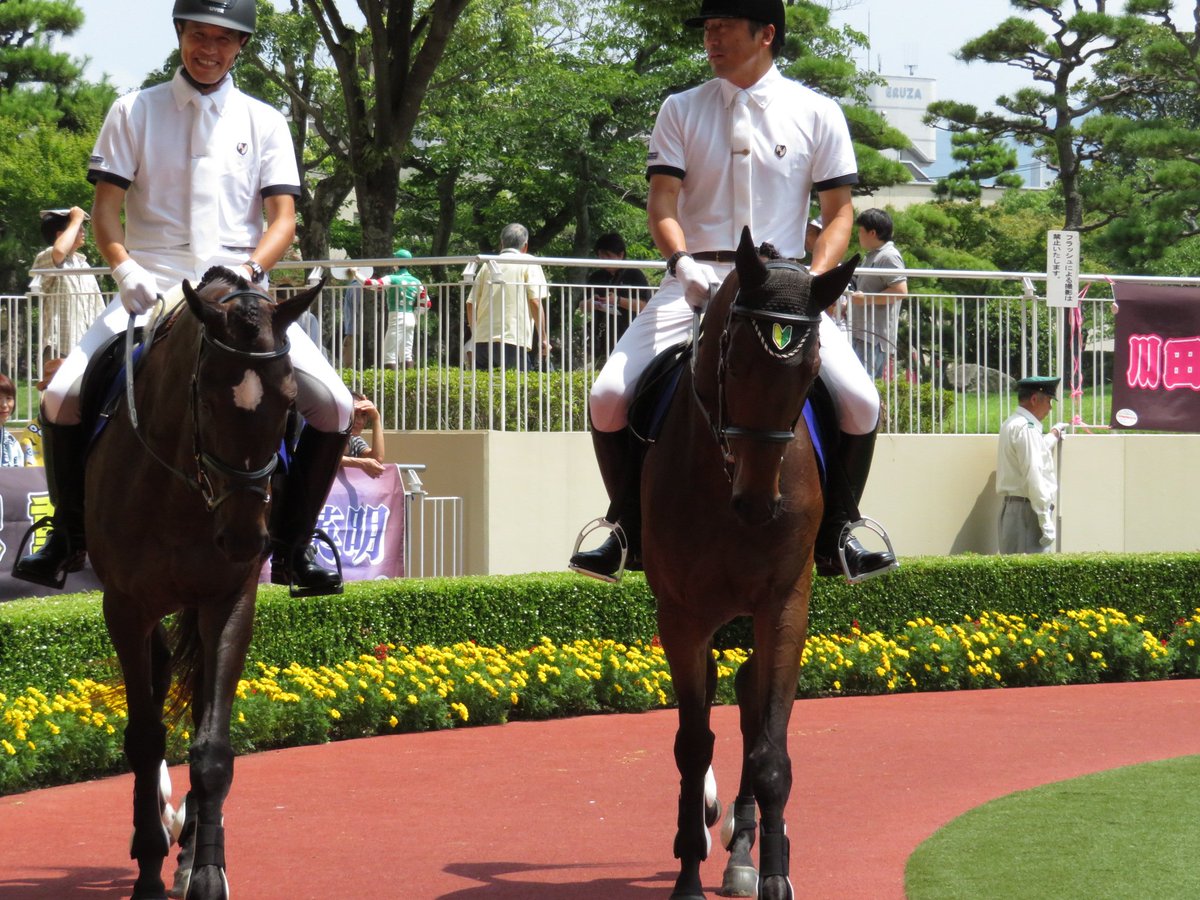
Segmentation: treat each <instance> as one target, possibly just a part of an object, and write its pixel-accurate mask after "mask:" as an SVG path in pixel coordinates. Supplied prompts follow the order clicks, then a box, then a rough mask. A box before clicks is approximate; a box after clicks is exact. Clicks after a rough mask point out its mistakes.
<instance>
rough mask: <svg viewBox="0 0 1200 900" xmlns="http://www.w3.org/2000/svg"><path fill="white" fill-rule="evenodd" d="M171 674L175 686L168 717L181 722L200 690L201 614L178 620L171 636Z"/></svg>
mask: <svg viewBox="0 0 1200 900" xmlns="http://www.w3.org/2000/svg"><path fill="white" fill-rule="evenodd" d="M170 645H171V647H172V650H171V672H172V674H173V676H174V684H173V686H172V689H171V694H170V698H169V700H168V702H167V716H168V718H170V719H171V720H172V721H175V722H178V721H179V720H181V719H182V718H183V717H184V715H185V714H186V713H187V712H188V710H189V709H190V708H191V705H192V699H193V698H194V697H195V695H196V691H197V689H198V688H199V686H200V674H201V666H202V663H203V661H204V657H203V652H204V648H203V646H202V644H201V643H200V613H199V612H198V611H197V610H196V609H195V608H189V609H184V610H181V611H180V612H179V614H178V615H176V617H175V624H174V625H173V626H171V635H170Z"/></svg>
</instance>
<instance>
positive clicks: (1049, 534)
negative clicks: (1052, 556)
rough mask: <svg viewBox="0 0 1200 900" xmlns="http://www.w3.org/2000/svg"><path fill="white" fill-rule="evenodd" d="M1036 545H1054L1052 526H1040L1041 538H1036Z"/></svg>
mask: <svg viewBox="0 0 1200 900" xmlns="http://www.w3.org/2000/svg"><path fill="white" fill-rule="evenodd" d="M1038 543H1039V544H1041V545H1042V546H1043V547H1049V546H1050V545H1051V544H1053V543H1054V526H1053V525H1051V526H1049V527H1046V526H1044V525H1043V526H1042V536H1041V537H1039V538H1038Z"/></svg>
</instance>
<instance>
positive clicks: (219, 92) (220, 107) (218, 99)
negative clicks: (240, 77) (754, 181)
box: [171, 66, 233, 113]
mask: <svg viewBox="0 0 1200 900" xmlns="http://www.w3.org/2000/svg"><path fill="white" fill-rule="evenodd" d="M232 92H233V75H232V74H228V75H226V76H225V78H224V79H222V81H221V86H220V87H218V88H217V89H216V90H215V91H213V92H212V93H211V94H208V95H207V96H209V97H212V98H213V102H215V103H216V105H217V112H218V113H221V112H224V110H225V103H226V102H227V101H228V100H229V95H230V94H231V93H232ZM171 95H172V96H173V97H174V98H175V105H176V106H177V107H178V108H179V109H183V108H185V107H186V106H187V105H188V104H189V103H191V102H193V99H194V98H195V97H197V96H199V95H200V92H199V91H198V90H196V89H195V88H194V87H192V85H191V84H190V83H189V82H188V80H187V79H186V78H184V77H183V67H182V66H180V67H179V68H178V69H176V70H175V77H174V78H172V79H171Z"/></svg>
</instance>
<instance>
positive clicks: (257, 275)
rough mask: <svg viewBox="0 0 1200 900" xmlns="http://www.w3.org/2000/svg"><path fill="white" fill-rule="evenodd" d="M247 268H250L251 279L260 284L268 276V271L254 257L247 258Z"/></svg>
mask: <svg viewBox="0 0 1200 900" xmlns="http://www.w3.org/2000/svg"><path fill="white" fill-rule="evenodd" d="M246 268H247V269H249V270H250V280H251V281H253V282H254V283H255V284H258V283H259V282H260V281H262V280H263V279H264V278H266V277H267V273H266V271H265V270H264V269H263V267H262V266H260V265H259V264H258V263H257V262H255V261H254V260H252V259H248V260H246Z"/></svg>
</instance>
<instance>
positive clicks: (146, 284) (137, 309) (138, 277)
mask: <svg viewBox="0 0 1200 900" xmlns="http://www.w3.org/2000/svg"><path fill="white" fill-rule="evenodd" d="M113 278H115V279H116V280H117V287H119V288H120V290H121V305H122V306H124V307H125V311H126V312H128V313H130V314H131V315H135V316H137V315H141V314H142V313H144V312H147V311H148V310H149V309H150V308H151V307H153V306H154V301H155V299H156V298H157V297H158V282H157V281H155V280H154V276H153V275H151V274H150V273H149V272H147V271H146V270H145V269H143V268H142V267H141V266H139V265H138V264H137V263H136V262H135V261H134V260H133V258H132V257H131V258H130V259H127V260H125V262H123V263H121V264H120V265H119V266H117V267H116V268H115V269H113Z"/></svg>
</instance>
